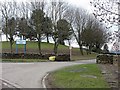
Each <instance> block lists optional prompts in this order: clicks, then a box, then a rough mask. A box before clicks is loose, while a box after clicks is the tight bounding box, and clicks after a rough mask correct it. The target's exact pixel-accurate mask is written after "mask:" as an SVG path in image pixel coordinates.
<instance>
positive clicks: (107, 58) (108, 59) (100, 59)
mask: <svg viewBox="0 0 120 90" xmlns="http://www.w3.org/2000/svg"><path fill="white" fill-rule="evenodd" d="M96 63H98V64H99V63H104V64H106V63H110V64H113V56H112V55H109V54H99V55H98V56H97V57H96Z"/></svg>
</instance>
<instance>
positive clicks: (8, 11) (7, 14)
mask: <svg viewBox="0 0 120 90" xmlns="http://www.w3.org/2000/svg"><path fill="white" fill-rule="evenodd" d="M0 11H1V13H2V24H3V25H5V30H4V33H5V34H6V39H7V41H8V35H7V33H8V20H9V19H10V18H11V17H17V15H18V10H17V2H15V1H13V2H1V3H0Z"/></svg>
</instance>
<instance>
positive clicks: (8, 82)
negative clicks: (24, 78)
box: [0, 78, 22, 88]
mask: <svg viewBox="0 0 120 90" xmlns="http://www.w3.org/2000/svg"><path fill="white" fill-rule="evenodd" d="M0 80H2V81H4V84H9V85H11V86H13V87H15V88H22V87H20V86H19V85H17V84H14V83H12V82H10V81H8V80H5V79H2V78H0Z"/></svg>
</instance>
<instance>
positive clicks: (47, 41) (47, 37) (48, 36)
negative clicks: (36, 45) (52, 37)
mask: <svg viewBox="0 0 120 90" xmlns="http://www.w3.org/2000/svg"><path fill="white" fill-rule="evenodd" d="M46 37H47V43H49V36H48V34H47V35H46Z"/></svg>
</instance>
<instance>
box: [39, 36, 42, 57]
mask: <svg viewBox="0 0 120 90" xmlns="http://www.w3.org/2000/svg"><path fill="white" fill-rule="evenodd" d="M38 48H39V54H40V55H41V54H42V53H41V36H40V34H39V36H38Z"/></svg>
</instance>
